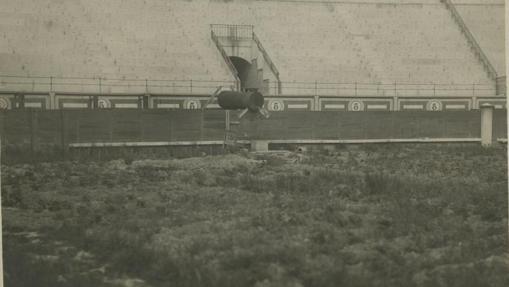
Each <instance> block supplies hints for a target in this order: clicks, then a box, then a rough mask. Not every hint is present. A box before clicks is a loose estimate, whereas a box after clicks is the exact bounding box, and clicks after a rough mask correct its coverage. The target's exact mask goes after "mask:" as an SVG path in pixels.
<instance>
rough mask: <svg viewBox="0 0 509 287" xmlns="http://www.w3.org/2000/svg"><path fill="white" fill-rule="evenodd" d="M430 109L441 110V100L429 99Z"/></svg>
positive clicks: (428, 106) (428, 105)
mask: <svg viewBox="0 0 509 287" xmlns="http://www.w3.org/2000/svg"><path fill="white" fill-rule="evenodd" d="M427 108H428V111H434V112H436V111H441V110H442V103H441V102H439V101H429V102H428V104H427Z"/></svg>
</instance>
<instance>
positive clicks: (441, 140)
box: [239, 138, 481, 144]
mask: <svg viewBox="0 0 509 287" xmlns="http://www.w3.org/2000/svg"><path fill="white" fill-rule="evenodd" d="M260 141H263V140H260ZM267 141H268V142H269V143H272V144H363V143H448V142H480V141H481V138H415V139H351V140H341V139H337V140H320V139H291V140H267ZM239 142H240V141H239ZM242 143H249V141H244V142H242Z"/></svg>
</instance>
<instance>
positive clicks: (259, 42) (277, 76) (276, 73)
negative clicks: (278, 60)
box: [253, 32, 281, 94]
mask: <svg viewBox="0 0 509 287" xmlns="http://www.w3.org/2000/svg"><path fill="white" fill-rule="evenodd" d="M253 41H254V42H255V43H256V45H257V46H258V49H259V50H260V52H262V55H263V58H264V59H265V61H266V62H267V63H268V64H269V67H270V69H271V70H272V73H274V76H276V80H277V84H278V93H279V94H281V79H280V78H279V71H278V70H277V68H276V65H274V63H273V62H272V59H271V58H270V56H269V54H268V53H267V51H265V48H263V45H262V42H261V41H260V39H258V36H256V34H255V32H253Z"/></svg>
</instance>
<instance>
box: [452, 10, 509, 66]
mask: <svg viewBox="0 0 509 287" xmlns="http://www.w3.org/2000/svg"><path fill="white" fill-rule="evenodd" d="M453 3H455V6H456V10H458V12H459V13H460V15H461V17H462V18H463V20H464V21H465V23H466V24H467V26H468V28H469V29H470V32H472V34H473V35H474V37H475V38H476V40H477V42H478V43H479V45H480V46H481V48H482V49H483V51H484V53H485V54H486V56H487V57H488V58H489V60H490V62H491V64H492V65H493V67H494V68H495V70H496V71H497V73H498V74H499V75H505V10H504V1H503V0H491V1H488V0H484V1H480V0H477V1H472V0H470V1H468V0H455V1H453Z"/></svg>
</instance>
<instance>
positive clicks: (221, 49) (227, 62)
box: [210, 31, 240, 90]
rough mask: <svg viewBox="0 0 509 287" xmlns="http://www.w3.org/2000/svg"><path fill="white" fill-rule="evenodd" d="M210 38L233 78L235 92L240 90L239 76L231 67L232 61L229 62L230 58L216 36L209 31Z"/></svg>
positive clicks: (232, 66)
mask: <svg viewBox="0 0 509 287" xmlns="http://www.w3.org/2000/svg"><path fill="white" fill-rule="evenodd" d="M210 36H211V38H212V41H213V42H214V44H215V45H216V47H217V49H218V50H219V52H220V53H221V56H222V57H223V60H224V61H225V62H226V65H227V66H228V68H229V69H230V72H231V73H232V75H233V77H234V78H235V86H236V89H237V90H240V78H239V75H238V71H237V69H236V68H235V66H234V65H233V63H232V61H231V60H230V58H229V57H228V55H227V54H226V51H225V50H224V49H223V47H222V46H221V45H220V44H219V39H218V38H217V36H216V34H215V33H214V31H210Z"/></svg>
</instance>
